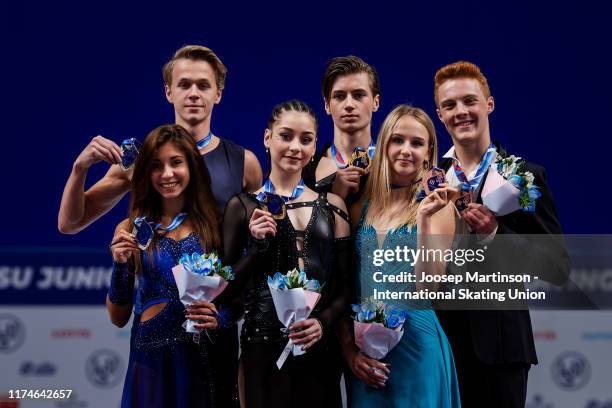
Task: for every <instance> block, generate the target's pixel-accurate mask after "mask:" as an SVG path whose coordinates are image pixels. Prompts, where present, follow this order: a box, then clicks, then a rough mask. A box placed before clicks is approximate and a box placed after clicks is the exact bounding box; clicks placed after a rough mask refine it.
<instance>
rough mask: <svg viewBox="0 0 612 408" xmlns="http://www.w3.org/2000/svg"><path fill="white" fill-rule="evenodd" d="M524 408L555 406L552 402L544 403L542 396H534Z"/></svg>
mask: <svg viewBox="0 0 612 408" xmlns="http://www.w3.org/2000/svg"><path fill="white" fill-rule="evenodd" d="M525 408H555V405H554V404H553V403H552V402H546V400H545V399H544V397H543V396H542V395H540V394H535V395H534V396H533V398H532V399H531V401H528V402H527V403H526V404H525Z"/></svg>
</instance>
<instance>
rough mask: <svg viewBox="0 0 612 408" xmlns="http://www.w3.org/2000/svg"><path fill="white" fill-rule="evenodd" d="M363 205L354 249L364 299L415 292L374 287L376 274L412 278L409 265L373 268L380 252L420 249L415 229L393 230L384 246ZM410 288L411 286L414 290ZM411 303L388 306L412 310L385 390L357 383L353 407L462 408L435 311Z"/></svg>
mask: <svg viewBox="0 0 612 408" xmlns="http://www.w3.org/2000/svg"><path fill="white" fill-rule="evenodd" d="M367 207H368V206H367V203H366V204H365V205H364V207H363V210H362V214H361V218H360V220H359V224H358V226H357V234H356V237H355V246H356V250H357V254H358V256H357V273H358V277H357V295H358V297H359V298H362V297H369V296H372V294H373V292H374V289H377V290H379V291H386V290H389V291H391V292H403V291H413V290H415V288H414V285H415V284H414V283H391V282H388V281H385V282H384V283H379V282H375V281H374V280H373V274H374V273H375V272H382V273H383V274H384V275H396V274H399V273H400V272H408V273H413V270H411V267H410V263H407V262H385V264H384V266H381V267H376V266H374V264H373V259H372V254H373V253H374V251H375V250H376V249H383V250H388V249H391V250H395V248H396V247H400V248H402V247H404V246H408V247H411V248H416V245H417V235H416V228H412V229H411V228H408V227H407V226H405V225H404V226H402V227H401V228H398V229H395V230H390V231H389V232H388V233H387V235H386V236H385V238H384V242H383V243H382V247H380V246H379V242H378V237H377V232H376V230H375V229H374V227H373V226H372V225H369V224H366V223H365V222H364V219H365V214H366V213H367ZM409 285H410V286H409ZM408 302H410V301H406V300H395V301H394V300H385V303H387V304H388V305H394V306H397V307H399V308H401V309H405V310H408V312H409V313H408V317H407V319H406V322H405V323H404V328H403V329H404V335H403V336H402V339H401V340H400V342H399V343H398V344H397V345H396V346H395V347H394V348H393V349H392V350H391V351H390V352H389V354H387V356H386V357H385V358H384V359H383V361H384V362H387V363H390V364H391V366H390V369H391V373H390V375H389V380H388V381H387V384H386V385H385V386H384V387H381V388H372V387H369V386H367V385H366V384H364V383H363V382H362V381H360V380H358V379H356V378H354V381H353V389H352V401H353V402H352V407H353V408H360V407H363V408H370V407H398V408H399V407H406V408H433V407H435V408H458V407H460V406H461V402H460V399H459V383H458V381H457V373H456V370H455V363H454V359H453V353H452V351H451V348H450V345H449V343H448V340H447V338H446V335H445V334H444V331H443V330H442V326H440V323H439V322H438V319H437V317H436V314H435V312H434V310H432V309H431V308H424V306H425V305H423V303H422V301H416V302H418V304H417V303H414V302H413V303H408Z"/></svg>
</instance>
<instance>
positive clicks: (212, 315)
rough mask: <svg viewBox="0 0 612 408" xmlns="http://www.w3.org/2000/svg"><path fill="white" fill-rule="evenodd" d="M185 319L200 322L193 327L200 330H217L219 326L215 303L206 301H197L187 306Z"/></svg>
mask: <svg viewBox="0 0 612 408" xmlns="http://www.w3.org/2000/svg"><path fill="white" fill-rule="evenodd" d="M185 317H186V318H187V319H189V320H193V321H194V322H199V323H195V324H194V325H193V327H195V328H196V329H198V330H204V329H216V328H217V327H218V326H219V322H218V321H217V308H216V307H215V305H214V304H213V303H210V302H206V301H204V300H196V301H195V302H193V303H191V304H190V305H187V308H186V309H185Z"/></svg>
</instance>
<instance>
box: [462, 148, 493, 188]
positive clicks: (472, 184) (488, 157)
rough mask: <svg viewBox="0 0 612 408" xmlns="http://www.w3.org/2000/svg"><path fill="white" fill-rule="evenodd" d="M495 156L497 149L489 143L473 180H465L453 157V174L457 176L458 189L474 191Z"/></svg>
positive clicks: (465, 177)
mask: <svg viewBox="0 0 612 408" xmlns="http://www.w3.org/2000/svg"><path fill="white" fill-rule="evenodd" d="M496 155H497V148H496V147H495V145H493V143H491V145H490V146H489V148H488V149H487V151H486V152H485V154H484V155H483V156H482V161H481V162H480V165H479V166H478V169H477V170H476V174H475V175H474V178H472V179H471V180H468V179H467V176H466V174H465V172H464V171H463V169H462V168H461V164H459V160H457V159H456V158H454V157H453V169H454V170H455V174H456V175H457V178H458V179H459V181H460V187H461V190H462V191H469V190H472V191H474V190H476V189H477V188H478V185H479V184H480V181H481V180H482V177H483V176H484V175H485V173H486V171H487V169H488V168H489V166H490V165H491V162H492V161H493V160H494V159H495V156H496Z"/></svg>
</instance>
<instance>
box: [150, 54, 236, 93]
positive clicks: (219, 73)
mask: <svg viewBox="0 0 612 408" xmlns="http://www.w3.org/2000/svg"><path fill="white" fill-rule="evenodd" d="M180 59H188V60H191V61H206V62H208V63H209V64H210V66H211V67H212V69H213V71H215V79H216V81H215V82H216V85H217V88H219V90H223V87H224V86H225V77H226V76H227V68H225V65H223V63H222V62H221V60H220V59H219V57H217V54H215V52H214V51H213V50H211V49H210V48H208V47H204V46H201V45H185V46H184V47H182V48H179V49H178V50H176V52H175V53H174V56H173V57H172V59H171V60H170V61H168V62H167V63H166V65H164V68H163V69H162V73H163V75H164V84H165V85H168V86H172V70H173V69H174V64H176V61H178V60H180Z"/></svg>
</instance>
